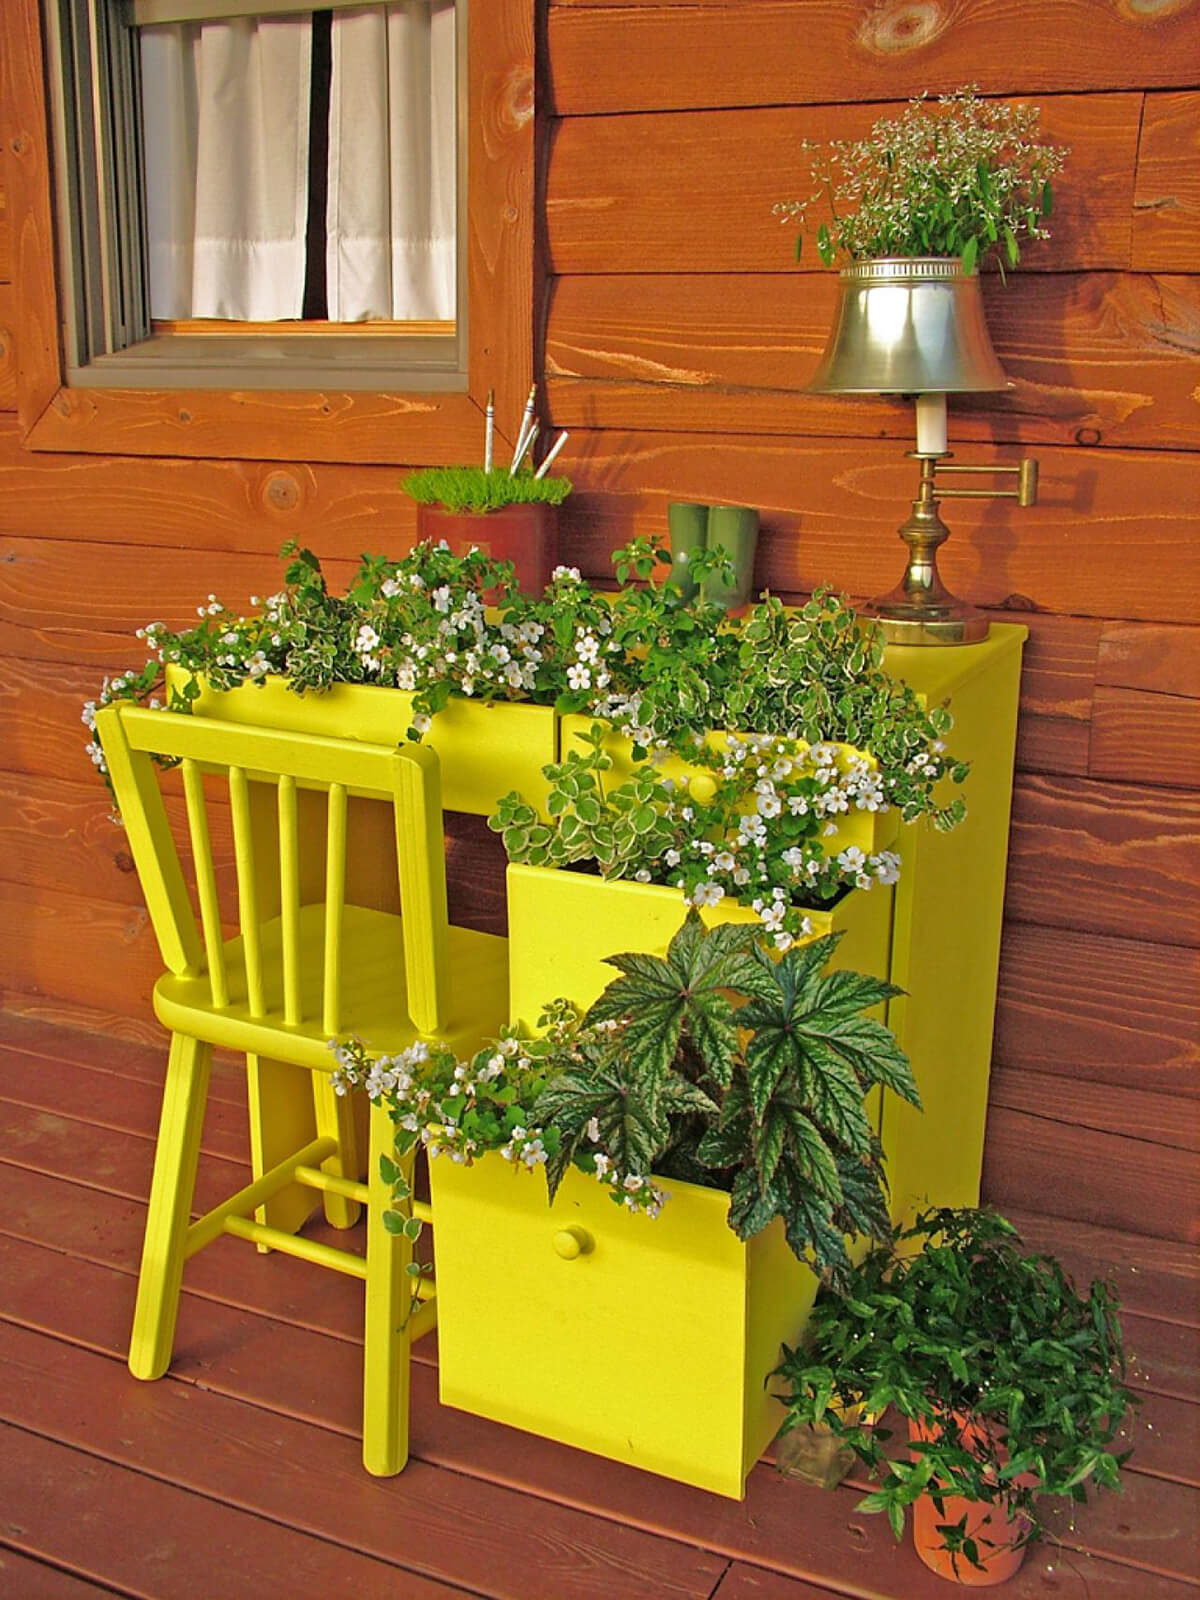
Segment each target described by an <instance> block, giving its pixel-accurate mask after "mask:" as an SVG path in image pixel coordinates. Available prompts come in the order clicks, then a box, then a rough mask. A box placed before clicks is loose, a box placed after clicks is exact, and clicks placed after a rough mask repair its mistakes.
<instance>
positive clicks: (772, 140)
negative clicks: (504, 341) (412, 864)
mask: <svg viewBox="0 0 1200 1600" xmlns="http://www.w3.org/2000/svg"><path fill="white" fill-rule="evenodd" d="M548 10H549V15H548V21H547V28H546V35H545V37H546V41H547V49H546V54H545V60H544V63H543V64H544V67H545V72H544V74H543V76H544V79H545V82H546V87H547V90H548V93H549V95H550V97H551V100H550V104H551V105H552V108H553V111H554V113H555V118H554V120H553V121H552V122H551V123H550V126H549V128H548V135H549V136H548V138H547V141H546V147H545V149H544V150H543V154H542V174H541V194H542V196H543V199H542V205H541V211H540V215H539V217H538V225H539V230H540V233H541V237H542V244H543V252H544V262H545V266H546V267H547V269H548V272H549V277H548V280H547V294H546V298H545V304H544V305H543V306H542V307H540V313H541V327H540V338H541V349H542V352H543V357H542V361H541V376H542V378H543V380H544V384H543V389H544V396H545V404H546V409H547V417H546V421H547V423H548V424H551V425H553V426H564V427H568V428H569V429H570V430H571V439H570V442H569V444H568V447H567V450H566V452H565V453H564V456H563V458H562V459H563V463H564V467H565V469H566V470H567V471H568V472H569V473H570V474H571V475H572V476H573V477H574V479H575V480H576V485H577V490H576V493H575V495H574V496H573V497H572V501H571V502H570V503H569V513H568V517H567V554H568V558H569V559H570V560H572V561H574V562H577V563H578V564H579V565H580V566H581V567H582V568H583V570H584V571H585V572H587V573H588V574H590V575H592V576H597V577H606V576H607V575H608V574H609V572H610V564H609V553H610V551H611V550H612V549H613V548H614V547H615V546H616V545H618V544H620V543H622V542H624V540H626V539H627V538H628V537H629V536H630V535H631V534H633V533H648V534H649V533H657V534H661V533H662V532H663V530H664V527H665V506H666V503H667V501H668V500H670V499H672V498H676V497H679V498H689V499H701V500H703V499H708V498H712V499H720V500H730V501H734V502H741V503H748V504H753V505H757V506H760V507H761V508H762V511H763V525H764V536H763V540H762V543H761V546H760V549H761V559H760V564H759V574H758V576H759V578H760V580H761V581H762V582H765V583H769V584H770V585H771V586H772V587H773V588H775V589H776V590H777V591H778V592H781V593H783V594H785V595H789V596H794V595H797V594H799V593H802V592H803V591H805V590H806V589H808V588H810V587H811V586H812V585H813V584H815V583H818V582H821V581H832V582H834V583H836V584H838V585H839V586H841V587H844V588H845V589H847V590H848V591H849V592H851V593H852V594H855V595H858V596H862V595H865V594H870V593H872V592H875V591H877V590H879V589H882V588H884V587H887V586H889V585H890V584H891V583H893V582H894V581H895V578H896V576H897V574H898V564H899V560H900V550H899V546H898V544H897V543H896V540H895V528H896V525H897V523H898V522H899V521H900V519H901V517H902V514H903V509H904V504H905V501H906V499H907V498H908V496H909V495H910V494H911V483H912V468H911V465H910V464H909V463H907V462H905V460H904V458H903V451H904V449H905V448H906V447H907V446H908V444H909V443H910V442H911V425H912V424H911V412H910V410H909V409H908V408H907V407H906V406H905V405H903V404H900V403H897V402H892V401H887V400H883V399H871V398H863V399H861V400H860V399H853V400H851V399H838V398H827V397H815V396H809V395H806V394H805V393H804V392H803V385H804V383H805V381H806V379H807V377H808V375H809V374H810V373H811V371H812V370H813V367H814V365H815V363H816V360H817V357H818V355H819V352H820V350H821V348H822V346H823V343H824V339H825V336H826V332H827V329H828V326H829V319H830V315H831V311H832V307H833V304H834V300H835V284H834V281H833V279H832V277H831V276H830V275H829V274H827V273H824V272H822V271H820V270H819V269H818V267H817V263H816V261H815V259H814V258H812V257H811V255H807V254H806V256H805V258H804V260H803V263H802V265H801V266H800V267H797V266H796V265H795V263H794V261H793V252H792V245H793V230H792V229H791V228H790V227H788V226H781V225H780V222H779V220H778V219H777V218H776V217H775V216H773V215H772V212H771V207H772V205H773V204H774V202H776V201H777V200H780V199H784V198H787V197H789V196H791V195H794V194H797V193H800V192H802V191H803V187H804V182H805V172H804V170H803V166H802V157H801V154H800V152H799V149H798V145H799V141H800V140H801V139H803V138H804V137H806V136H807V137H813V138H823V137H827V136H830V135H835V136H841V137H856V136H858V135H859V134H861V133H863V132H865V131H866V130H867V128H868V127H869V126H870V123H871V122H872V121H873V120H874V119H875V118H876V117H877V116H879V115H881V114H883V113H884V112H886V111H889V110H894V109H896V108H897V107H898V106H900V105H901V104H903V102H904V101H905V99H907V98H908V97H909V96H910V95H912V94H915V93H918V92H920V91H921V90H929V91H931V92H935V93H936V92H940V91H945V90H950V89H953V88H956V87H958V86H959V85H961V84H963V83H965V82H968V81H976V82H978V83H979V84H980V86H981V89H982V91H983V92H984V93H987V94H993V95H999V96H1003V97H1007V98H1021V97H1031V98H1036V99H1037V101H1038V102H1039V104H1041V106H1042V108H1043V125H1044V127H1045V129H1046V131H1047V133H1048V134H1049V135H1050V136H1051V137H1053V138H1055V139H1058V140H1061V141H1062V142H1064V143H1068V144H1070V145H1071V147H1072V153H1071V156H1070V159H1069V161H1068V164H1067V166H1066V168H1065V170H1064V173H1063V175H1062V178H1061V179H1060V181H1059V183H1058V185H1057V194H1056V202H1057V203H1056V208H1055V215H1054V237H1053V239H1052V240H1051V241H1049V242H1048V243H1046V244H1044V245H1038V246H1035V247H1032V248H1031V249H1030V250H1029V251H1028V252H1027V255H1026V258H1025V260H1024V261H1023V262H1022V264H1021V267H1020V269H1019V270H1018V271H1017V272H1016V273H1014V274H1010V278H1009V282H1008V284H1007V285H1005V284H1002V283H1001V282H1000V281H999V279H998V278H997V277H996V276H995V275H989V276H988V277H987V279H986V280H985V285H984V292H985V299H986V303H987V311H988V318H989V325H990V327H991V329H992V333H993V337H994V340H995V343H996V347H997V350H998V352H999V354H1000V356H1001V359H1002V361H1003V363H1004V365H1005V368H1006V370H1007V371H1008V373H1009V374H1010V376H1011V378H1012V379H1013V387H1012V388H1011V389H1010V390H1009V391H1008V392H1007V393H1003V394H999V395H980V396H975V397H969V398H968V397H964V398H963V399H961V400H956V401H954V402H952V405H951V412H950V431H951V440H952V445H953V446H954V447H955V448H956V449H957V450H958V451H959V454H960V456H962V457H964V458H965V459H968V460H984V461H1011V460H1013V459H1014V457H1015V455H1016V453H1017V449H1015V448H1014V447H1017V448H1021V447H1025V448H1029V447H1033V448H1034V449H1035V450H1036V453H1037V454H1038V455H1039V458H1040V460H1041V465H1042V483H1043V494H1042V498H1041V503H1040V504H1039V506H1038V507H1037V508H1036V509H1033V510H1031V511H1026V512H1010V511H1009V510H1008V509H1007V508H1006V507H1004V506H1003V505H1000V504H996V505H987V504H979V505H969V504H964V505H958V506H954V507H953V508H952V512H951V515H950V517H949V520H950V522H951V525H952V527H953V528H954V530H955V531H954V537H953V538H952V539H951V541H950V544H949V546H948V547H947V550H946V553H945V561H944V566H945V571H946V575H947V578H948V580H949V582H950V583H951V584H952V585H953V586H954V587H955V588H956V589H958V590H959V591H960V592H963V593H964V594H966V595H968V596H969V597H971V598H973V599H975V600H976V601H977V602H979V603H982V604H984V605H986V606H988V607H990V608H992V609H993V614H994V615H996V616H997V617H1009V618H1012V619H1013V620H1018V621H1021V622H1024V623H1025V624H1027V625H1028V626H1029V628H1030V630H1031V636H1030V642H1029V647H1028V652H1027V656H1026V667H1025V673H1024V679H1023V685H1022V713H1021V724H1020V734H1019V741H1018V778H1017V785H1016V793H1015V803H1014V830H1013V845H1012V855H1011V863H1010V874H1009V886H1008V904H1007V921H1006V927H1005V939H1004V949H1003V957H1002V965H1001V974H1000V1002H999V1009H998V1016H997V1031H996V1049H995V1073H994V1079H993V1094H992V1104H993V1109H992V1119H991V1123H990V1132H989V1141H988V1151H987V1169H986V1183H987V1189H988V1192H989V1194H991V1195H992V1196H993V1197H994V1198H995V1199H996V1200H997V1201H1000V1202H1002V1203H1003V1204H1004V1205H1006V1206H1010V1207H1012V1208H1014V1209H1016V1210H1017V1211H1022V1210H1023V1211H1026V1212H1035V1213H1036V1212H1045V1213H1048V1214H1051V1215H1054V1216H1062V1217H1068V1218H1076V1219H1079V1220H1080V1222H1081V1225H1082V1224H1087V1223H1088V1222H1091V1223H1093V1224H1098V1225H1100V1226H1102V1227H1109V1228H1111V1227H1116V1228H1128V1229H1132V1230H1135V1231H1139V1232H1142V1233H1145V1234H1152V1235H1158V1236H1162V1237H1165V1238H1168V1239H1186V1238H1188V1237H1191V1236H1192V1234H1193V1232H1194V1229H1195V1213H1196V1203H1195V1199H1196V1197H1195V1184H1194V1178H1193V1176H1192V1174H1193V1173H1194V1170H1195V1168H1194V1161H1195V1151H1194V1149H1193V1148H1192V1144H1193V1142H1194V1118H1193V1116H1192V1112H1193V1108H1194V1103H1195V1101H1196V1100H1197V1098H1200V1051H1198V1049H1197V1043H1198V1040H1197V1035H1198V1032H1200V926H1198V922H1197V913H1196V909H1195V908H1196V905H1197V893H1196V889H1197V884H1196V876H1197V866H1196V862H1197V859H1198V852H1197V850H1196V842H1197V834H1198V833H1200V770H1198V766H1200V758H1198V755H1197V745H1198V740H1200V605H1198V596H1197V587H1198V580H1197V562H1196V558H1195V550H1196V515H1197V506H1198V504H1200V400H1198V394H1197V387H1196V377H1195V373H1196V362H1195V358H1196V355H1197V353H1198V351H1200V275H1198V274H1197V262H1198V260H1200V195H1198V191H1197V181H1198V180H1197V176H1196V174H1197V172H1198V171H1200V163H1198V162H1197V153H1198V141H1200V4H1198V3H1197V0H1181V3H1176V4H1172V5H1166V6H1160V7H1148V6H1140V5H1135V4H1133V3H1129V4H1125V3H1122V4H1113V5H1108V4H1106V5H1103V6H1098V5H1095V4H1093V3H1092V0H1040V3H1037V4H1035V3H1034V0H962V3H960V4H956V5H951V4H950V3H949V0H927V3H923V4H922V5H921V6H919V7H914V6H911V5H908V4H901V3H900V0H755V3H754V4H747V3H735V0H723V3H722V0H707V3H702V4H695V3H693V0H686V3H681V0H623V3H619V4H616V5H614V4H611V3H604V4H596V3H593V0H550V4H549V8H548ZM1068 41H1069V43H1068ZM8 159H11V157H9V156H8V154H7V152H6V153H5V154H4V155H0V412H4V411H11V409H12V407H13V404H14V382H13V372H14V369H15V365H16V361H17V359H18V357H19V354H20V352H19V351H16V350H15V349H14V347H13V342H12V338H11V334H10V333H9V331H8V330H10V329H11V327H12V325H13V321H14V309H15V294H16V292H17V290H18V289H19V285H13V286H12V287H9V286H8V285H9V279H10V270H9V266H8V262H9V259H10V255H9V248H8V246H9V238H10V234H11V232H12V226H15V227H18V228H19V226H20V219H19V218H12V217H10V216H9V214H8V211H7V208H6V204H5V185H4V174H5V161H6V160H8ZM10 225H11V226H10ZM283 428H285V423H284V419H282V418H281V417H278V416H276V417H272V418H269V419H268V418H262V419H260V420H259V422H258V423H252V424H248V425H247V430H246V432H245V434H244V435H243V436H241V437H240V438H239V440H238V441H237V442H236V445H234V446H232V447H231V444H230V441H228V440H224V441H220V447H219V448H215V449H214V455H213V458H212V459H208V460H205V459H195V460H189V461H187V462H186V463H185V462H183V461H180V460H176V459H169V458H158V459H156V458H153V457H145V458H140V459H136V460H135V459H132V458H130V457H122V456H103V455H87V456H84V455H57V454H55V455H47V454H35V453H30V452H28V451H25V450H23V449H22V448H21V445H20V442H19V435H18V432H17V427H16V420H15V417H10V418H5V417H3V416H0V573H2V574H3V580H2V582H0V716H3V719H4V720H3V726H4V736H3V740H2V741H0V850H2V851H3V856H2V858H0V901H2V902H3V909H2V910H0V973H2V975H3V976H2V978H0V982H2V983H3V986H4V1005H5V1006H6V1007H7V1008H8V1010H9V1011H10V1012H14V1013H17V1012H24V1013H27V1014H30V1015H33V1016H37V1017H42V1018H48V1019H51V1020H58V1021H67V1022H71V1023H73V1024H75V1025H82V1026H85V1027H89V1028H92V1029H96V1030H99V1031H102V1032H105V1033H111V1034H112V1035H113V1036H114V1037H118V1038H121V1039H125V1040H129V1039H136V1040H141V1041H145V1042H146V1043H147V1044H152V1043H154V1042H156V1041H157V1040H158V1039H159V1037H160V1035H159V1031H158V1029H157V1026H156V1024H155V1023H154V1022H153V1019H152V1018H151V1016H150V1011H149V1005H148V991H149V985H150V983H151V981H152V979H153V977H154V976H155V974H156V971H157V966H158V961H157V956H156V954H155V951H154V948H153V940H152V937H151V935H150V930H149V927H148V924H147V922H146V918H145V914H144V912H143V911H142V909H141V906H140V901H139V897H138V893H137V889H136V884H135V882H134V880H133V876H132V873H131V871H130V862H129V858H128V852H127V848H126V846H125V843H124V840H123V836H122V835H121V833H120V832H119V831H118V830H116V829H114V828H113V827H112V826H111V824H110V823H109V822H108V821H107V800H106V798H105V796H104V794H103V792H102V791H101V790H100V788H99V787H98V786H97V785H96V784H95V782H94V780H93V779H92V776H91V774H90V771H89V769H88V766H87V763H86V759H85V758H84V757H83V756H82V754H81V745H82V740H83V737H84V735H83V730H82V729H81V728H80V726H79V723H78V713H79V702H80V700H81V699H82V698H83V697H84V696H85V695H86V694H88V693H89V692H93V691H94V688H95V686H96V684H97V683H98V681H99V679H100V677H101V676H102V675H103V673H104V672H105V671H111V670H115V669H118V668H122V667H125V666H128V665H132V664H134V663H135V662H136V661H137V660H138V659H139V654H138V645H137V642H136V640H134V639H133V638H132V631H133V629H134V628H135V627H136V626H138V625H139V624H140V623H143V622H145V621H148V620H150V619H152V618H162V619H163V620H165V621H167V622H169V623H172V624H183V623H185V622H186V621H187V619H188V618H189V617H190V616H191V615H193V614H194V608H195V606H196V605H197V604H198V603H199V602H200V601H201V600H203V599H204V597H205V595H206V594H207V593H208V591H209V590H212V591H214V592H216V593H218V594H219V595H221V597H222V598H225V599H227V600H228V601H229V603H230V604H232V605H234V606H241V605H244V604H245V603H246V602H247V600H248V597H249V595H250V594H252V593H257V594H263V593H267V592H270V590H271V589H273V588H274V587H276V586H277V583H278V575H279V565H278V561H277V551H278V549H279V546H280V545H281V544H282V542H283V541H284V540H285V539H288V538H296V539H299V540H300V541H301V542H302V543H307V544H310V545H312V547H313V548H315V549H316V550H317V551H318V552H319V553H320V554H321V556H322V558H323V560H324V561H325V563H326V567H327V570H328V572H329V574H330V576H331V579H332V580H333V581H334V582H335V583H338V584H343V583H344V582H345V581H346V580H347V578H348V577H349V575H350V574H351V572H352V571H353V569H354V565H355V563H356V561H357V558H358V556H359V554H360V553H361V552H362V551H363V550H384V551H389V552H392V553H399V552H400V551H401V550H403V549H404V548H406V547H407V545H408V544H409V542H410V541H411V539H412V537H413V533H414V519H413V512H412V507H411V505H410V504H409V502H408V501H407V499H406V497H405V496H404V494H403V492H402V490H401V488H400V479H401V477H402V469H401V467H400V466H399V465H392V466H364V465H356V464H353V463H351V462H346V461H339V460H338V459H337V457H338V451H337V449H336V447H335V446H331V447H330V448H329V449H328V450H327V451H325V452H324V455H325V456H326V457H327V459H323V460H322V461H320V462H314V461H308V462H303V463H300V462H297V463H283V462H280V461H278V460H273V459H271V452H272V449H273V448H274V447H275V445H277V444H278V443H279V442H281V429H283ZM336 432H337V429H336V426H335V424H334V423H331V425H330V437H331V439H332V438H334V437H335V436H336ZM414 464H418V463H414ZM967 825H968V826H969V823H968V824H967ZM217 831H218V835H220V829H218V830H217ZM222 849H223V847H222V846H220V845H219V844H218V857H219V862H220V870H221V871H222V872H226V873H227V872H228V861H227V860H226V858H225V855H224V854H222ZM451 877H452V880H453V883H454V886H455V890H456V897H457V901H458V908H459V911H460V914H461V915H463V916H464V917H472V918H473V919H474V920H475V921H476V922H477V923H478V925H481V926H489V927H496V928H500V927H502V926H503V915H504V912H503V903H502V885H501V876H500V870H499V857H498V855H497V845H496V840H495V839H494V837H493V836H491V835H489V834H488V833H487V832H486V829H485V828H483V826H482V825H481V824H480V823H479V821H478V820H477V819H472V820H471V821H470V822H468V823H466V824H461V825H459V824H456V825H455V828H454V830H453V835H452V839H451ZM1085 1232H1086V1228H1085ZM1156 1248H1165V1246H1163V1247H1157V1246H1156Z"/></svg>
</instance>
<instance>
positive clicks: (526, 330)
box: [0, 0, 536, 463]
mask: <svg viewBox="0 0 1200 1600" xmlns="http://www.w3.org/2000/svg"><path fill="white" fill-rule="evenodd" d="M535 3H536V0H487V3H486V4H481V5H476V6H474V7H473V8H472V15H471V22H470V28H469V44H468V51H469V56H468V65H467V77H468V105H469V107H470V115H469V116H468V118H467V127H468V134H467V140H468V143H467V166H468V173H469V180H468V183H469V187H468V197H467V227H466V239H465V241H464V243H465V248H466V252H467V297H468V301H467V303H468V311H467V319H466V320H467V374H466V389H465V392H462V391H460V392H457V393H429V392H411V391H406V392H403V393H390V392H376V391H364V390H361V389H358V390H350V391H337V390H335V389H333V388H332V387H328V388H322V389H301V390H269V389H260V390H248V389H247V390H237V389H162V390H160V389H120V388H115V387H114V388H95V387H86V388H84V387H79V388H73V387H70V386H68V385H67V383H66V382H65V381H64V367H63V361H62V351H61V346H60V341H59V327H60V308H59V304H58V292H57V279H58V260H57V252H56V250H55V241H54V219H53V210H52V189H51V171H50V148H49V128H48V120H47V115H46V100H45V92H44V87H43V84H44V76H45V69H44V57H43V42H42V25H41V18H40V8H39V4H38V0H4V3H3V4H2V5H0V71H3V74H4V77H5V79H6V81H5V83H4V84H3V85H0V90H2V92H0V105H2V108H3V115H4V117H5V121H6V126H5V128H4V130H3V132H4V148H5V152H6V154H7V156H8V178H9V184H8V187H9V201H10V207H9V210H10V218H11V223H12V240H13V275H14V278H15V281H16V283H17V285H18V289H19V293H18V296H17V308H16V319H15V320H16V327H15V329H14V332H15V335H16V355H17V409H18V421H19V426H20V431H21V439H22V443H23V444H24V446H25V448H26V449H29V450H56V451H76V452H83V453H100V454H104V455H154V456H199V457H207V458H213V459H235V458H247V457H252V458H254V459H256V460H264V459H269V460H277V461H340V462H364V463H365V462H383V463H386V462H404V463H426V462H428V463H439V462H456V461H473V460H475V459H476V457H478V456H479V455H480V452H481V449H482V444H481V441H482V438H483V415H484V409H485V406H486V401H487V393H488V391H489V389H494V390H495V394H496V415H497V423H498V430H499V424H500V422H501V421H503V422H504V423H510V421H511V424H512V425H515V421H516V419H518V418H519V417H520V415H521V411H522V408H523V406H524V404H525V399H526V396H527V394H528V392H529V385H530V382H531V378H532V372H533V317H534V222H533V213H534V149H535V130H534V38H535V29H534V9H535ZM506 442H508V443H510V444H511V442H512V441H511V440H508V441H506Z"/></svg>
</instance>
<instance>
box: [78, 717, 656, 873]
mask: <svg viewBox="0 0 1200 1600" xmlns="http://www.w3.org/2000/svg"><path fill="white" fill-rule="evenodd" d="M85 720H86V719H85ZM682 860H683V857H682V856H681V855H680V854H679V851H678V850H673V849H672V850H667V851H665V852H664V854H663V861H664V862H665V863H666V864H667V866H668V867H677V866H678V865H679V863H680V862H681V861H682Z"/></svg>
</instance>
